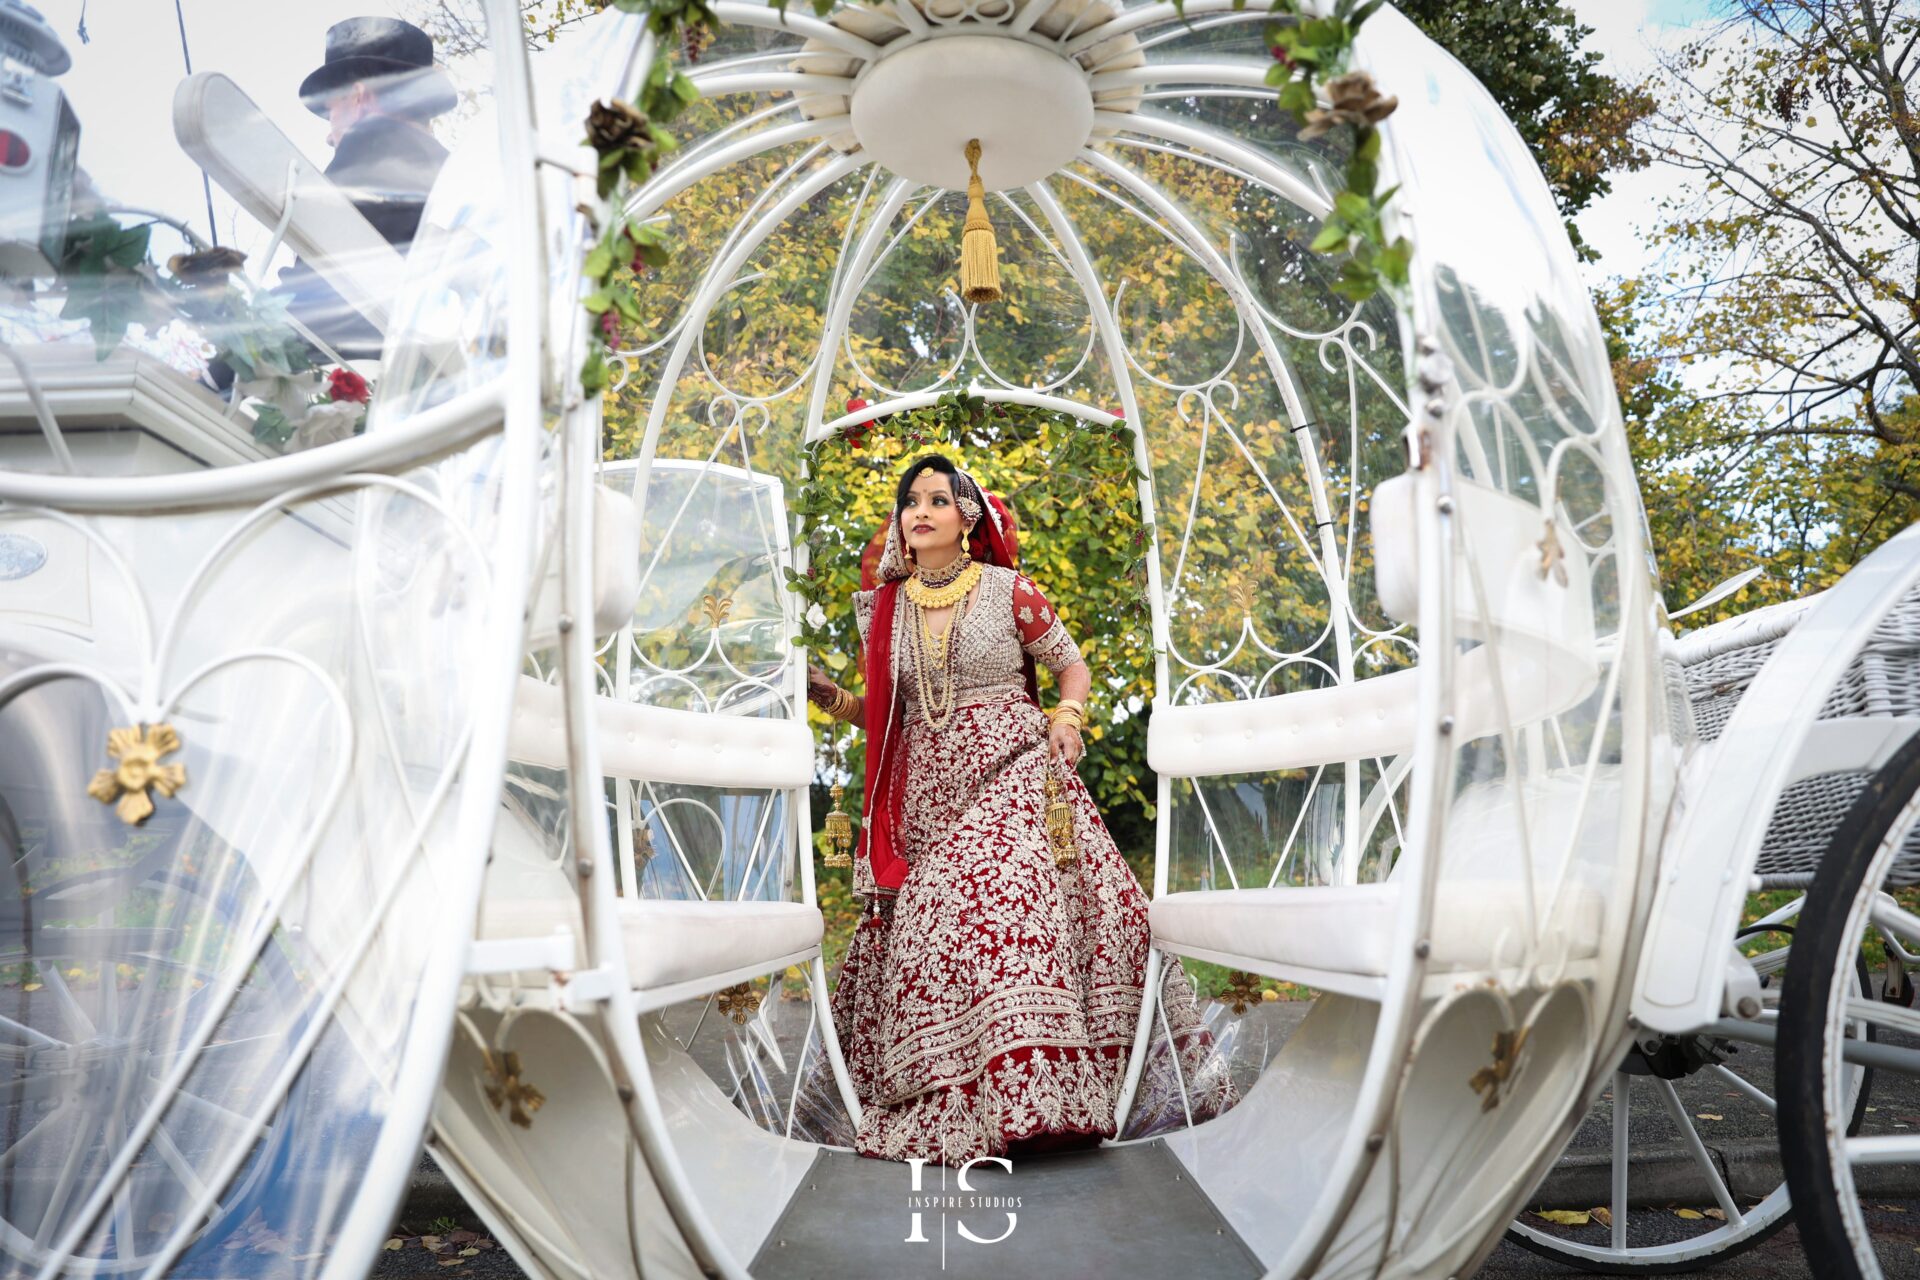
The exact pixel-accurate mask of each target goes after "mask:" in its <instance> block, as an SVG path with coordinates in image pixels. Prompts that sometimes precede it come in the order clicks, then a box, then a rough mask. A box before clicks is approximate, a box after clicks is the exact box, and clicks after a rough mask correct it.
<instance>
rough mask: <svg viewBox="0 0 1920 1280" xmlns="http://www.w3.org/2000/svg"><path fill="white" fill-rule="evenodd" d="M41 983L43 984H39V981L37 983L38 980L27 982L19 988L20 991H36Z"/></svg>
mask: <svg viewBox="0 0 1920 1280" xmlns="http://www.w3.org/2000/svg"><path fill="white" fill-rule="evenodd" d="M42 985H43V984H41V983H38V982H29V983H28V984H27V985H26V986H24V987H22V988H20V989H21V990H22V991H38V990H39V989H40V988H41V986H42Z"/></svg>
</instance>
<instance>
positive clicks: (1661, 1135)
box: [373, 1003, 1920, 1280]
mask: <svg viewBox="0 0 1920 1280" xmlns="http://www.w3.org/2000/svg"><path fill="white" fill-rule="evenodd" d="M1307 1008H1308V1006H1307V1005H1305V1004H1303V1003H1280V1004H1267V1005H1263V1006H1261V1007H1260V1008H1259V1009H1258V1010H1257V1011H1252V1013H1251V1016H1254V1017H1257V1018H1258V1019H1259V1020H1260V1021H1261V1022H1262V1023H1264V1024H1265V1025H1264V1026H1263V1027H1262V1030H1263V1031H1264V1032H1266V1033H1269V1034H1270V1035H1271V1036H1272V1038H1273V1040H1274V1041H1275V1042H1278V1041H1283V1040H1284V1039H1285V1038H1286V1036H1287V1035H1288V1034H1289V1033H1290V1032H1291V1031H1292V1029H1293V1027H1294V1026H1296V1025H1298V1022H1299V1019H1300V1018H1301V1017H1303V1016H1304V1015H1305V1013H1306V1011H1307ZM678 1012H679V1011H677V1010H676V1011H675V1014H677V1013H678ZM670 1025H673V1027H674V1030H675V1031H676V1033H677V1034H679V1035H681V1036H682V1037H684V1036H686V1035H687V1033H688V1032H689V1031H690V1030H691V1022H688V1023H687V1024H686V1025H679V1024H678V1023H673V1024H670ZM783 1030H784V1028H783ZM720 1044H721V1038H720V1037H718V1036H706V1037H696V1038H695V1048H694V1057H695V1059H696V1060H700V1061H702V1062H703V1065H706V1066H707V1067H708V1069H709V1070H710V1071H714V1072H716V1073H718V1072H719V1071H721V1070H722V1069H723V1068H722V1067H721V1063H720ZM790 1047H794V1048H797V1045H795V1046H790ZM708 1057H710V1058H712V1061H711V1062H707V1061H705V1059H706V1058H708ZM1713 1058H1714V1061H1712V1062H1710V1063H1708V1064H1706V1065H1705V1066H1704V1067H1701V1068H1699V1069H1695V1070H1691V1071H1689V1072H1687V1073H1685V1074H1682V1075H1680V1076H1679V1078H1677V1079H1675V1080H1674V1081H1673V1082H1672V1083H1673V1088H1674V1097H1675V1100H1676V1101H1677V1102H1678V1104H1679V1110H1680V1111H1681V1113H1682V1114H1684V1115H1685V1116H1686V1117H1687V1119H1688V1123H1689V1124H1690V1125H1691V1126H1692V1127H1693V1128H1694V1129H1695V1131H1696V1132H1697V1133H1699V1135H1700V1137H1701V1141H1702V1143H1703V1145H1704V1146H1705V1148H1706V1149H1707V1151H1708V1153H1709V1157H1710V1159H1711V1161H1712V1164H1713V1176H1714V1177H1716V1178H1718V1179H1719V1180H1720V1181H1721V1183H1722V1184H1723V1185H1724V1186H1726V1187H1727V1188H1728V1190H1729V1193H1730V1194H1731V1195H1733V1196H1734V1198H1735V1200H1736V1202H1737V1203H1738V1204H1740V1205H1741V1206H1742V1207H1746V1206H1749V1205H1751V1204H1753V1203H1755V1202H1757V1201H1758V1200H1759V1199H1760V1198H1762V1197H1763V1196H1765V1195H1767V1194H1768V1193H1769V1192H1771V1191H1772V1190H1773V1188H1774V1187H1776V1186H1777V1185H1778V1184H1779V1180H1780V1172H1779V1163H1778V1156H1777V1154H1776V1148H1775V1145H1774V1137H1773V1125H1772V1121H1771V1119H1770V1118H1769V1116H1768V1115H1767V1112H1766V1110H1765V1109H1764V1107H1762V1106H1761V1105H1760V1104H1759V1103H1758V1101H1757V1100H1756V1099H1754V1098H1753V1097H1751V1096H1750V1093H1749V1092H1748V1089H1749V1088H1751V1089H1758V1090H1760V1091H1761V1092H1763V1093H1769V1094H1770V1093H1771V1092H1772V1088H1773V1081H1772V1075H1771V1061H1770V1057H1769V1055H1768V1054H1767V1053H1766V1051H1764V1050H1759V1049H1755V1048H1752V1047H1741V1046H1731V1045H1723V1046H1718V1047H1716V1049H1715V1051H1714V1054H1713ZM1249 1074H1251V1073H1249ZM1242 1083H1243V1084H1250V1083H1251V1079H1250V1078H1249V1079H1248V1080H1245V1081H1242ZM1630 1091H1631V1095H1632V1096H1631V1099H1630V1106H1631V1110H1630V1113H1629V1124H1630V1126H1631V1129H1632V1132H1633V1135H1634V1145H1635V1149H1636V1151H1637V1152H1639V1153H1640V1159H1639V1161H1638V1162H1637V1163H1636V1166H1635V1173H1634V1177H1633V1178H1632V1180H1631V1181H1630V1192H1631V1197H1632V1205H1633V1208H1632V1209H1631V1210H1630V1212H1629V1219H1628V1221H1629V1227H1630V1231H1631V1233H1632V1238H1633V1239H1634V1241H1635V1243H1636V1244H1641V1243H1652V1242H1654V1241H1666V1240H1678V1239H1681V1238H1684V1237H1685V1236H1686V1235H1688V1234H1689V1233H1697V1232H1698V1231H1700V1230H1701V1229H1702V1228H1703V1227H1707V1228H1710V1227H1711V1226H1712V1225H1713V1224H1711V1223H1710V1222H1706V1221H1704V1220H1701V1219H1694V1220H1691V1221H1689V1220H1688V1219H1684V1218H1681V1217H1680V1216H1679V1215H1678V1214H1677V1213H1675V1210H1676V1209H1683V1208H1691V1209H1695V1210H1699V1209H1708V1208H1712V1207H1713V1205H1714V1203H1715V1198H1714V1195H1713V1190H1712V1186H1711V1183H1710V1182H1709V1180H1708V1177H1707V1174H1706V1172H1705V1171H1704V1170H1703V1169H1702V1168H1701V1167H1700V1165H1699V1164H1698V1163H1697V1162H1696V1161H1695V1160H1694V1159H1693V1158H1692V1157H1691V1156H1690V1155H1689V1154H1688V1153H1687V1147H1686V1144H1685V1143H1684V1141H1683V1139H1682V1136H1681V1134H1680V1131H1679V1129H1678V1128H1677V1126H1676V1125H1675V1122H1674V1120H1673V1119H1672V1116H1671V1112H1670V1109H1669V1107H1668V1105H1667V1104H1666V1102H1665V1100H1664V1099H1663V1098H1662V1097H1661V1094H1662V1092H1663V1091H1664V1089H1663V1085H1662V1084H1661V1083H1660V1081H1659V1079H1658V1077H1656V1076H1651V1075H1640V1076H1636V1077H1635V1078H1634V1080H1633V1083H1632V1085H1631V1086H1630ZM1614 1105H1615V1098H1614V1090H1613V1089H1609V1090H1607V1091H1606V1092H1605V1093H1604V1094H1603V1096H1602V1097H1601V1099H1600V1100H1599V1102H1598V1103H1597V1104H1596V1106H1595V1107H1594V1110H1593V1112H1592V1113H1591V1114H1590V1115H1589V1116H1588V1118H1587V1119H1586V1121H1585V1122H1584V1123H1583V1124H1582V1125H1581V1127H1580V1129H1579V1130H1578V1132H1576V1134H1575V1135H1574V1138H1573V1140H1572V1142H1571V1143H1570V1145H1569V1148H1568V1154H1567V1156H1566V1157H1565V1158H1563V1160H1562V1163H1561V1165H1560V1167H1559V1169H1558V1171H1557V1172H1556V1174H1555V1175H1554V1176H1553V1177H1552V1178H1550V1179H1549V1181H1548V1183H1547V1184H1546V1186H1544V1187H1543V1188H1542V1189H1541V1192H1540V1193H1539V1194H1538V1195H1537V1196H1536V1198H1535V1199H1534V1200H1533V1201H1532V1202H1531V1205H1532V1207H1535V1208H1539V1207H1561V1208H1587V1209H1590V1208H1593V1207H1595V1206H1597V1205H1603V1204H1605V1203H1607V1197H1608V1190H1607V1188H1608V1173H1607V1170H1608V1153H1609V1151H1610V1143H1611V1135H1612V1125H1613V1108H1614ZM1867 1107H1868V1109H1867V1110H1865V1111H1863V1112H1862V1116H1861V1119H1862V1129H1863V1131H1865V1132H1870V1133H1873V1132H1877V1133H1892V1132H1897V1131H1899V1130H1902V1129H1908V1128H1912V1129H1920V1081H1916V1080H1913V1079H1906V1078H1901V1077H1896V1076H1893V1075H1891V1074H1890V1073H1884V1072H1883V1073H1881V1074H1880V1075H1878V1076H1877V1077H1876V1078H1875V1081H1874V1084H1873V1087H1872V1093H1871V1096H1870V1097H1869V1099H1868V1101H1867ZM1899 1172H1900V1174H1901V1175H1902V1176H1903V1177H1904V1178H1905V1179H1906V1180H1907V1181H1909V1182H1912V1181H1913V1180H1914V1179H1915V1178H1916V1176H1920V1170H1900V1171H1899ZM1872 1205H1873V1206H1874V1207H1873V1208H1872V1209H1871V1211H1870V1212H1871V1218H1872V1220H1873V1226H1874V1231H1875V1238H1876V1241H1877V1242H1878V1243H1879V1244H1880V1245H1881V1246H1882V1249H1881V1252H1882V1266H1883V1269H1884V1270H1885V1273H1886V1274H1887V1275H1888V1276H1889V1277H1912V1278H1913V1280H1920V1183H1915V1184H1914V1185H1898V1184H1896V1185H1887V1186H1883V1187H1880V1188H1877V1189H1876V1193H1875V1195H1874V1198H1873V1200H1872ZM449 1219H451V1220H452V1221H453V1222H454V1223H457V1225H458V1226H459V1227H462V1228H467V1229H471V1230H474V1231H478V1232H484V1230H485V1228H484V1227H483V1226H482V1225H481V1224H480V1223H479V1222H478V1220H477V1219H475V1218H474V1217H473V1216H472V1214H471V1213H470V1212H468V1211H466V1210H465V1209H464V1207H463V1206H459V1205H458V1204H457V1203H449V1202H448V1200H447V1199H446V1193H444V1192H442V1193H441V1196H440V1197H439V1198H437V1199H436V1198H433V1197H431V1196H429V1197H424V1198H423V1199H422V1200H421V1201H420V1202H419V1203H417V1204H415V1205H412V1206H410V1208H409V1210H408V1211H407V1212H406V1213H403V1215H402V1223H403V1228H404V1230H403V1232H402V1234H403V1237H405V1238H408V1240H409V1243H408V1246H407V1247H405V1248H402V1249H399V1250H396V1251H394V1252H392V1253H388V1254H385V1255H383V1257H382V1259H381V1261H380V1265H379V1266H378V1267H377V1268H376V1270H375V1271H374V1273H373V1274H374V1275H375V1276H378V1277H413V1276H428V1275H443V1276H444V1275H446V1274H448V1273H449V1272H450V1271H456V1269H455V1268H452V1267H444V1268H443V1267H442V1266H441V1265H440V1261H441V1259H440V1258H439V1257H438V1256H435V1255H431V1254H429V1253H428V1252H427V1251H426V1250H425V1249H423V1248H421V1247H420V1246H419V1245H418V1244H417V1243H413V1241H412V1237H417V1236H418V1235H420V1234H422V1233H428V1232H434V1231H435V1230H436V1228H435V1226H434V1223H435V1221H436V1220H439V1222H440V1226H439V1228H438V1232H439V1234H440V1235H441V1237H442V1240H443V1242H444V1241H445V1239H446V1232H447V1230H448V1229H449V1222H448V1220H449ZM1528 1221H1530V1222H1531V1223H1533V1224H1534V1225H1536V1226H1538V1227H1540V1228H1541V1229H1543V1230H1549V1231H1555V1232H1558V1233H1562V1234H1566V1235H1569V1236H1572V1237H1574V1238H1577V1239H1587V1240H1593V1241H1596V1242H1597V1241H1601V1240H1604V1239H1605V1235H1606V1230H1605V1228H1603V1227H1601V1226H1599V1225H1597V1224H1589V1225H1587V1226H1583V1227H1564V1228H1561V1227H1554V1226H1551V1225H1550V1224H1547V1223H1545V1222H1544V1221H1542V1220H1540V1219H1537V1218H1529V1219H1528ZM468 1247H472V1246H471V1245H468ZM457 1274H461V1275H472V1276H481V1277H519V1276H520V1275H521V1272H520V1271H519V1269H518V1268H516V1267H514V1265H513V1264H512V1261H511V1259H508V1258H507V1257H506V1256H505V1254H504V1253H503V1252H501V1251H498V1250H483V1251H482V1252H481V1253H479V1254H477V1255H474V1256H471V1257H468V1258H467V1259H466V1260H465V1261H464V1262H462V1263H461V1264H460V1266H459V1267H458V1268H457ZM1479 1274H1480V1276H1482V1277H1484V1278H1485V1280H1520V1278H1521V1277H1560V1276H1568V1275H1573V1274H1576V1273H1574V1272H1572V1271H1570V1270H1568V1269H1567V1268H1566V1267H1564V1266H1562V1265H1561V1264H1560V1263H1558V1262H1556V1261H1553V1260H1550V1259H1547V1258H1543V1257H1540V1256H1538V1255H1536V1254H1534V1253H1530V1252H1528V1251H1527V1250H1525V1249H1522V1248H1520V1247H1519V1246H1518V1245H1515V1244H1514V1243H1512V1242H1511V1241H1503V1242H1502V1243H1501V1245H1500V1246H1499V1248H1498V1249H1497V1250H1496V1251H1495V1253H1494V1254H1493V1255H1492V1257H1491V1258H1489V1259H1488V1261H1487V1263H1486V1265H1485V1266H1484V1267H1483V1268H1482V1269H1481V1271H1480V1273H1479ZM1684 1274H1699V1275H1707V1276H1720V1277H1740V1278H1742V1280H1744V1278H1745V1277H1754V1278H1755V1280H1763V1278H1766V1280H1771V1278H1774V1277H1782V1278H1785V1277H1794V1278H1810V1277H1815V1276H1816V1275H1817V1274H1818V1273H1817V1272H1816V1271H1815V1270H1813V1269H1811V1268H1809V1267H1808V1265H1807V1263H1806V1260H1805V1258H1804V1257H1803V1255H1802V1252H1801V1248H1800V1242H1799V1237H1798V1235H1797V1233H1795V1231H1794V1230H1793V1228H1792V1227H1791V1225H1789V1226H1788V1227H1786V1228H1785V1229H1783V1230H1781V1231H1779V1232H1778V1233H1776V1234H1775V1235H1773V1236H1772V1237H1771V1238H1769V1239H1768V1240H1766V1241H1764V1242H1762V1243H1761V1244H1760V1245H1758V1246H1755V1247H1754V1248H1753V1249H1751V1250H1749V1251H1748V1252H1746V1253H1744V1254H1741V1255H1739V1256H1738V1258H1737V1259H1732V1260H1729V1261H1728V1262H1727V1263H1726V1264H1724V1265H1723V1266H1721V1267H1718V1268H1713V1269H1708V1270H1704V1271H1699V1272H1691V1273H1684Z"/></svg>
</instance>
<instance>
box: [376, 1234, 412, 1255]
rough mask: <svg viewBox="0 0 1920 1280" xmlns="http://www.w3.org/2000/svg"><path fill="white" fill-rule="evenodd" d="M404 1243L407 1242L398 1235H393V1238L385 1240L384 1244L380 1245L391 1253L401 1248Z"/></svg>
mask: <svg viewBox="0 0 1920 1280" xmlns="http://www.w3.org/2000/svg"><path fill="white" fill-rule="evenodd" d="M406 1243H407V1242H406V1241H405V1240H402V1239H401V1238H400V1237H399V1236H395V1237H394V1238H393V1239H391V1240H389V1241H387V1242H386V1244H384V1245H382V1246H381V1247H382V1248H384V1249H386V1250H387V1252H389V1253H391V1252H393V1251H394V1250H395V1249H398V1248H401V1247H402V1246H404V1245H405V1244H406Z"/></svg>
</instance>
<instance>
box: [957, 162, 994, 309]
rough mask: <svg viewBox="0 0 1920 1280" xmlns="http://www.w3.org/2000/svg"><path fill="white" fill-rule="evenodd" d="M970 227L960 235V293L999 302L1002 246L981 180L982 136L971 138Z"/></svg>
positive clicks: (978, 299)
mask: <svg viewBox="0 0 1920 1280" xmlns="http://www.w3.org/2000/svg"><path fill="white" fill-rule="evenodd" d="M967 173H968V177H967V227H966V230H965V231H964V232H962V233H961V236H960V296H961V297H963V298H965V299H966V300H967V301H968V302H998V301H1000V298H1001V296H1002V295H1001V293H1000V246H999V244H998V243H996V242H995V240H994V238H993V224H992V223H991V222H989V221H987V189H986V188H985V187H984V186H982V185H981V183H980V139H978V138H969V139H967Z"/></svg>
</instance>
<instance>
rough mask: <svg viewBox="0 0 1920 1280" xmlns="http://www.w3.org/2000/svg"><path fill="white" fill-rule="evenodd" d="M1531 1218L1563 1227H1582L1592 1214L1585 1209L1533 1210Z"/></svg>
mask: <svg viewBox="0 0 1920 1280" xmlns="http://www.w3.org/2000/svg"><path fill="white" fill-rule="evenodd" d="M1533 1216H1534V1217H1536V1218H1545V1219H1546V1220H1547V1221H1548V1222H1552V1223H1557V1224H1558V1225H1560V1226H1563V1227H1584V1226H1586V1225H1587V1223H1588V1222H1589V1221H1590V1220H1591V1219H1592V1217H1593V1214H1591V1213H1590V1212H1588V1211H1587V1210H1585V1209H1535V1210H1534V1211H1533Z"/></svg>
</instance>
